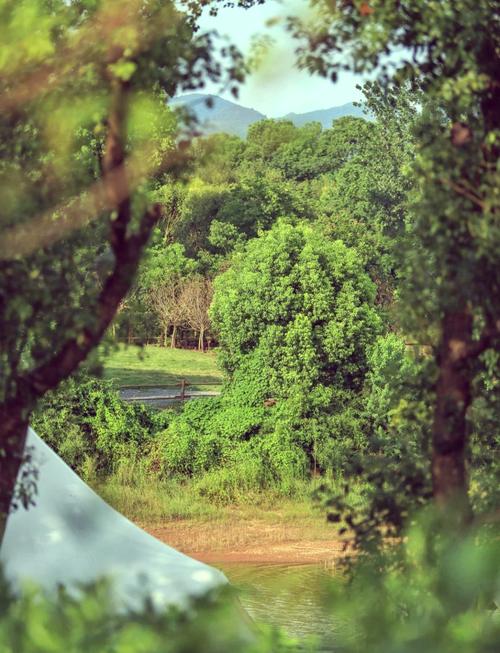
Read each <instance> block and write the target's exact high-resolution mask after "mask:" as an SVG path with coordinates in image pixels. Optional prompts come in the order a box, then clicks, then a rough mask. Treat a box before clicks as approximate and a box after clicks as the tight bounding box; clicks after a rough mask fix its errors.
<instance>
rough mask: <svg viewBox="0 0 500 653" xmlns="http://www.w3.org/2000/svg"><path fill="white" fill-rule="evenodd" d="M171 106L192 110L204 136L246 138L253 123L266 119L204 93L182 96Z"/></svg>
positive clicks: (256, 113) (252, 111)
mask: <svg viewBox="0 0 500 653" xmlns="http://www.w3.org/2000/svg"><path fill="white" fill-rule="evenodd" d="M207 100H209V101H210V102H211V103H212V106H211V107H209V106H207ZM170 104H173V105H174V106H175V105H176V104H177V105H179V104H180V105H183V106H185V107H187V108H188V109H191V110H192V111H193V113H194V114H195V116H196V117H197V119H198V122H199V126H200V129H201V131H202V132H203V133H204V134H215V133H216V132H226V133H227V134H235V135H236V136H241V137H242V138H244V137H245V136H246V134H247V131H248V128H249V127H250V125H251V124H252V123H254V122H257V121H258V120H263V119H264V118H265V117H266V116H265V115H264V114H263V113H260V112H259V111H255V109H248V108H247V107H242V106H241V105H239V104H236V102H230V101H229V100H223V99H222V98H220V97H218V96H217V95H204V94H203V93H189V94H188V95H182V96H180V97H176V98H174V99H173V100H171V101H170Z"/></svg>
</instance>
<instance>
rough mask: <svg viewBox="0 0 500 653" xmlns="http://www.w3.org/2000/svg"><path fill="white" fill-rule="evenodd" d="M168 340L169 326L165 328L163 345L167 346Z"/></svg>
mask: <svg viewBox="0 0 500 653" xmlns="http://www.w3.org/2000/svg"><path fill="white" fill-rule="evenodd" d="M167 341H168V326H166V327H164V328H163V338H162V346H163V347H166V346H167Z"/></svg>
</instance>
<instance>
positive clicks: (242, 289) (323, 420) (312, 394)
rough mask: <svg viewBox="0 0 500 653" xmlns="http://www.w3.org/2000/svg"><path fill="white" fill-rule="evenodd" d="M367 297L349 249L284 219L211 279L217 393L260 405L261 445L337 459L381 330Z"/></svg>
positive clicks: (322, 463)
mask: <svg viewBox="0 0 500 653" xmlns="http://www.w3.org/2000/svg"><path fill="white" fill-rule="evenodd" d="M374 297H375V287H374V284H373V283H372V282H371V281H370V279H369V277H368V275H367V274H366V273H365V272H364V270H363V267H362V263H361V261H360V258H359V256H358V254H357V253H356V251H355V250H353V249H351V248H348V247H346V245H344V243H342V242H341V241H334V242H331V241H328V240H327V239H326V238H325V237H324V235H323V234H322V233H321V232H319V231H318V230H315V229H313V228H312V227H311V226H309V225H305V224H299V225H296V226H293V225H291V224H288V223H286V222H284V221H279V222H278V223H277V224H276V225H274V226H273V227H272V228H271V229H270V230H269V231H268V232H264V233H263V234H261V235H260V236H259V237H258V238H256V239H254V240H252V241H250V242H249V243H248V245H247V246H246V248H245V250H244V251H243V252H241V253H239V254H237V255H236V256H235V258H234V260H233V263H232V266H231V267H230V268H229V269H228V270H227V271H226V272H225V273H224V274H222V275H220V276H219V277H217V278H216V280H215V295H214V301H213V304H212V307H211V315H212V320H213V327H214V329H215V330H216V333H217V336H218V340H219V358H220V362H221V364H222V367H223V369H224V370H225V371H226V374H227V375H228V380H229V383H228V389H227V391H226V392H225V394H224V396H223V399H224V401H226V402H227V401H228V400H230V399H231V397H232V398H233V402H234V403H235V404H237V402H240V404H241V406H245V407H262V406H264V405H266V406H269V409H270V411H271V413H270V414H269V416H268V418H267V419H266V420H265V426H264V425H263V426H262V431H261V434H262V436H264V433H265V438H266V439H267V442H268V443H269V445H268V446H270V447H271V446H274V445H271V444H270V443H272V442H274V443H275V446H276V447H277V448H278V449H279V450H280V451H286V452H287V453H286V455H288V453H289V452H290V451H297V452H298V453H297V455H300V456H301V457H304V456H305V457H306V459H307V461H308V464H309V465H310V466H311V468H314V467H317V468H319V469H323V470H326V469H331V468H332V467H333V466H335V464H336V463H335V460H337V461H339V460H341V459H342V456H343V454H342V453H340V448H342V447H345V449H348V448H349V446H355V442H354V441H355V439H356V438H357V437H358V433H357V431H356V424H355V422H356V419H355V418H353V419H351V415H350V413H349V411H350V410H351V408H352V406H353V405H354V403H355V402H356V401H357V400H358V399H359V396H360V392H361V389H362V387H363V380H364V376H365V373H366V369H367V365H366V356H367V350H368V348H369V346H370V344H371V342H372V341H373V339H374V337H375V335H376V333H377V331H378V329H379V328H380V318H379V316H378V314H377V312H376V310H375V309H374V305H373V304H374ZM344 436H345V437H344ZM299 452H300V453H299ZM340 464H341V463H339V465H340Z"/></svg>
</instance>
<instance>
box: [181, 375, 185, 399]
mask: <svg viewBox="0 0 500 653" xmlns="http://www.w3.org/2000/svg"><path fill="white" fill-rule="evenodd" d="M185 399H186V379H182V381H181V400H182V401H184V400H185Z"/></svg>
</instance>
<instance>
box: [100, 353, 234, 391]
mask: <svg viewBox="0 0 500 653" xmlns="http://www.w3.org/2000/svg"><path fill="white" fill-rule="evenodd" d="M103 364H104V378H105V379H109V380H110V381H112V382H113V383H114V385H116V387H121V386H124V385H149V386H156V385H166V384H177V383H179V382H180V381H181V380H182V379H185V380H186V381H188V383H189V384H190V385H191V388H193V389H197V388H196V384H197V383H200V384H212V383H213V384H218V383H220V382H221V381H222V373H221V371H220V370H219V369H218V367H217V363H216V355H215V352H213V351H210V352H199V351H192V350H190V349H170V348H167V347H158V346H156V345H145V346H144V347H138V346H136V345H120V346H119V348H118V349H116V350H115V351H112V352H110V353H109V354H108V355H107V356H106V357H105V358H104V361H103ZM201 388H203V389H206V390H209V389H211V386H210V385H203V386H200V389H201ZM217 388H218V386H217V385H214V388H213V389H217Z"/></svg>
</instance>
